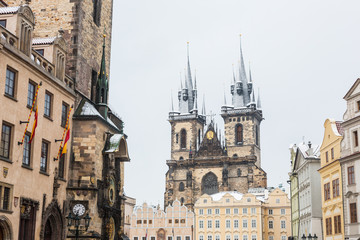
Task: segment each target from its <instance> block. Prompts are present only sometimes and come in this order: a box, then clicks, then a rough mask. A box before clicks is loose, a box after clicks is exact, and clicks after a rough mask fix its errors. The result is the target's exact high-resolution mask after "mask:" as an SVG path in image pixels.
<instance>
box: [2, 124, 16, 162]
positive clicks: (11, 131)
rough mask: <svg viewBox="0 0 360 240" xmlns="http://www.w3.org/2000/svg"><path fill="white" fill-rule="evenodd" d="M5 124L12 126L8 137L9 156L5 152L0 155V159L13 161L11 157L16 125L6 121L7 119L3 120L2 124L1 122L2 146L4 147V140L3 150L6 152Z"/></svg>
mask: <svg viewBox="0 0 360 240" xmlns="http://www.w3.org/2000/svg"><path fill="white" fill-rule="evenodd" d="M4 126H6V127H9V128H10V132H9V139H8V143H7V148H8V150H7V151H8V154H7V156H5V154H4V155H0V159H2V160H6V161H9V162H11V160H10V159H11V157H12V152H11V151H12V137H11V136H12V134H13V128H14V125H12V124H10V123H8V122H5V121H3V122H2V124H1V136H0V148H1V147H2V145H3V142H4V146H3V147H2V148H3V151H4V152H5V143H6V142H5V141H4V140H3V134H4Z"/></svg>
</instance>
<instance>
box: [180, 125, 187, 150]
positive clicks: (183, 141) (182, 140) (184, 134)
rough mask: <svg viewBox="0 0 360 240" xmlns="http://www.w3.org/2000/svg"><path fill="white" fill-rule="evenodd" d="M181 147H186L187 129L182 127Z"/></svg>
mask: <svg viewBox="0 0 360 240" xmlns="http://www.w3.org/2000/svg"><path fill="white" fill-rule="evenodd" d="M180 148H186V130H185V129H181V132H180Z"/></svg>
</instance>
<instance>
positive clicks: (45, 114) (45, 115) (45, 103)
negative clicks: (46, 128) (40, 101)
mask: <svg viewBox="0 0 360 240" xmlns="http://www.w3.org/2000/svg"><path fill="white" fill-rule="evenodd" d="M47 96H49V98H50V102H49V103H48V104H49V108H47V102H48V101H47V99H46V97H47ZM53 97H54V95H53V94H52V93H51V92H49V91H47V90H46V91H45V99H44V117H46V118H49V119H52V112H53V111H52V110H53V107H52V104H53ZM47 109H48V111H49V114H47Z"/></svg>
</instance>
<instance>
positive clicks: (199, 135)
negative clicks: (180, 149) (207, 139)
mask: <svg viewBox="0 0 360 240" xmlns="http://www.w3.org/2000/svg"><path fill="white" fill-rule="evenodd" d="M200 142H201V131H200V129H199V131H198V146H200Z"/></svg>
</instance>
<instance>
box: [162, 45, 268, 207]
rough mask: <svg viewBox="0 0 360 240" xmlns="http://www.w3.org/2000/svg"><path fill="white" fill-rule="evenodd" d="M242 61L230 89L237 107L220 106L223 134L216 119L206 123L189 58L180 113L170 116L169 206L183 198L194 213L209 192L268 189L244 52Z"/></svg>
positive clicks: (166, 196)
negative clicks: (193, 80)
mask: <svg viewBox="0 0 360 240" xmlns="http://www.w3.org/2000/svg"><path fill="white" fill-rule="evenodd" d="M240 52H241V51H240ZM240 57H241V59H240V60H241V61H240V66H239V75H238V76H237V79H236V77H235V76H234V83H233V84H232V85H231V93H232V95H233V101H232V105H226V103H225V105H224V106H223V107H222V108H221V116H222V117H223V119H224V126H225V129H224V133H223V134H222V133H221V132H222V131H221V130H219V129H218V128H217V127H216V125H215V123H214V121H213V120H211V121H209V122H206V114H205V107H204V105H203V110H202V111H201V114H199V113H198V109H197V89H196V80H195V87H194V88H193V85H192V78H191V71H190V63H189V56H188V65H187V72H186V75H185V76H186V77H185V84H184V85H185V87H183V86H184V85H183V84H181V85H182V87H181V89H180V91H179V92H178V100H179V111H174V109H172V111H171V112H170V113H169V122H170V125H171V159H170V160H167V161H166V164H167V166H168V171H167V172H166V184H165V188H166V189H165V194H164V206H165V207H166V206H168V205H170V204H172V202H174V201H175V200H179V201H180V202H181V203H182V204H184V205H186V206H187V207H188V208H189V209H193V207H194V204H195V202H196V200H197V199H198V198H199V197H200V196H201V195H203V194H205V193H206V194H214V193H217V192H222V191H239V192H242V193H247V192H248V190H249V188H259V187H266V185H267V177H266V172H265V171H264V170H262V169H261V162H260V123H261V121H262V119H263V118H262V111H261V110H260V109H261V106H260V100H259V99H258V102H257V103H256V102H255V93H254V90H253V86H252V79H251V75H249V78H250V79H249V81H247V78H246V73H245V67H244V63H243V57H242V52H241V56H240ZM190 93H191V94H190ZM206 124H208V125H207V126H206ZM221 136H224V137H223V139H222V137H221Z"/></svg>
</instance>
